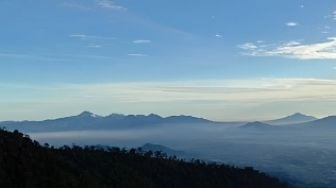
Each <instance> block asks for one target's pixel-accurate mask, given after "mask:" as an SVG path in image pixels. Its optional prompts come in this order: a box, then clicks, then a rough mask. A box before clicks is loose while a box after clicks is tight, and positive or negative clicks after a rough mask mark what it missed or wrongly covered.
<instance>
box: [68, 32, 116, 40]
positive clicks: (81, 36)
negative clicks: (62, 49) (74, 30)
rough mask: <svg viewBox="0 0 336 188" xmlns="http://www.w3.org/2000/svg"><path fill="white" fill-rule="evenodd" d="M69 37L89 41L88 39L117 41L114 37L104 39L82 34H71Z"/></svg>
mask: <svg viewBox="0 0 336 188" xmlns="http://www.w3.org/2000/svg"><path fill="white" fill-rule="evenodd" d="M69 37H71V38H78V39H81V40H88V39H109V40H113V39H115V38H114V37H103V36H95V35H87V34H82V33H78V34H71V35H69Z"/></svg>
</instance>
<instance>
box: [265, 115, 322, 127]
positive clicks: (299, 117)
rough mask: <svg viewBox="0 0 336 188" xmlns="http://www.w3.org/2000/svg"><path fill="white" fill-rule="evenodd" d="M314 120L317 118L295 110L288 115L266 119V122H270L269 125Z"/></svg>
mask: <svg viewBox="0 0 336 188" xmlns="http://www.w3.org/2000/svg"><path fill="white" fill-rule="evenodd" d="M314 120H317V118H315V117H313V116H308V115H305V114H302V113H300V112H296V113H294V114H292V115H289V116H286V117H283V118H280V119H275V120H270V121H266V123H268V124H271V125H288V124H297V123H304V122H309V121H314Z"/></svg>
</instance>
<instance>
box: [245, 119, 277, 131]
mask: <svg viewBox="0 0 336 188" xmlns="http://www.w3.org/2000/svg"><path fill="white" fill-rule="evenodd" d="M273 127H274V126H272V125H269V124H267V123H263V122H260V121H255V122H249V123H246V124H245V125H242V126H240V128H244V129H262V130H263V129H269V128H273Z"/></svg>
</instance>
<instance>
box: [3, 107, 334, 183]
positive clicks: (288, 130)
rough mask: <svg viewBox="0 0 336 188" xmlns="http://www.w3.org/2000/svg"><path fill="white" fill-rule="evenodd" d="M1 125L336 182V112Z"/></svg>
mask: <svg viewBox="0 0 336 188" xmlns="http://www.w3.org/2000/svg"><path fill="white" fill-rule="evenodd" d="M283 122H285V123H283ZM272 123H274V124H272ZM0 126H1V127H6V128H7V129H8V130H14V129H18V130H20V131H22V132H24V133H25V134H28V135H29V136H30V137H31V138H33V139H36V140H38V141H40V142H42V143H44V142H47V143H49V144H52V145H54V146H62V145H72V144H76V145H102V146H119V147H127V148H129V147H141V146H143V145H145V146H146V148H147V149H148V148H151V147H153V150H159V149H158V148H162V150H164V151H166V152H167V153H168V154H169V153H170V154H174V155H177V156H178V157H182V158H193V157H195V158H201V159H203V160H206V161H216V162H223V163H226V164H232V165H237V166H253V167H254V168H256V169H259V170H262V171H264V172H267V173H269V174H271V175H274V176H276V177H279V178H282V179H285V180H286V181H289V182H290V183H292V184H293V185H296V186H307V185H309V186H310V187H314V186H316V187H318V186H323V187H327V186H329V187H332V186H333V185H335V183H336V163H335V159H336V148H335V147H334V145H335V144H336V137H335V136H334V135H335V132H336V117H332V116H331V117H327V118H323V119H315V118H313V117H311V116H305V115H303V114H299V113H297V114H294V115H292V116H288V117H285V118H281V119H277V120H270V121H266V122H213V121H209V120H206V119H202V118H195V117H191V116H172V117H166V118H163V117H160V116H157V115H154V114H151V115H148V116H142V115H138V116H134V115H129V116H124V115H111V116H106V117H101V116H97V115H94V114H92V113H89V112H84V113H82V114H80V115H78V116H72V117H68V118H62V119H56V120H47V121H40V122H37V121H36V122H29V121H23V122H2V123H0ZM153 144H155V145H153ZM145 146H144V147H145ZM154 146H155V147H154ZM174 151H176V152H174ZM177 151H178V152H177Z"/></svg>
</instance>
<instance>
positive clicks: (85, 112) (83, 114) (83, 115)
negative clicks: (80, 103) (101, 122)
mask: <svg viewBox="0 0 336 188" xmlns="http://www.w3.org/2000/svg"><path fill="white" fill-rule="evenodd" d="M78 116H79V117H99V116H98V115H97V114H94V113H92V112H89V111H83V112H82V113H80V114H79V115H78Z"/></svg>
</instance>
